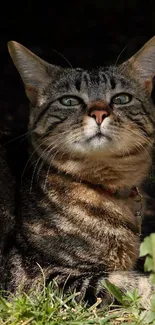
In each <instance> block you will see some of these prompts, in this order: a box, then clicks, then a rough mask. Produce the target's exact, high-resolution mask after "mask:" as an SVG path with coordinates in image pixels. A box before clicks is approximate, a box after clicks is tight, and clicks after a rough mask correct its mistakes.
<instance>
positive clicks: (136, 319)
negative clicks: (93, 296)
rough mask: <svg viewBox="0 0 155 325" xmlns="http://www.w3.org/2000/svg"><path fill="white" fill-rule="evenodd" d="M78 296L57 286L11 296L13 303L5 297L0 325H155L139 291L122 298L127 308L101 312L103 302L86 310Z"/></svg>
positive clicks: (152, 316) (0, 313) (122, 307)
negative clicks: (143, 307) (141, 301)
mask: <svg viewBox="0 0 155 325" xmlns="http://www.w3.org/2000/svg"><path fill="white" fill-rule="evenodd" d="M115 291H116V288H115ZM77 294H78V293H74V294H72V295H68V296H67V295H63V294H62V292H60V291H59V290H58V288H57V286H56V284H55V283H53V284H50V285H49V286H48V287H46V288H45V287H43V288H42V289H41V288H40V287H36V288H35V290H34V289H33V291H32V292H30V293H29V295H27V294H25V293H22V291H21V292H19V294H18V295H17V296H16V297H15V296H10V299H9V301H7V300H6V299H4V298H2V297H1V298H0V325H4V324H11V325H17V324H18V325H27V324H31V325H36V324H37V325H46V324H47V325H48V324H51V325H61V324H62V325H68V324H70V325H82V324H83V325H86V324H94V325H95V324H96V325H97V324H98V325H103V324H107V325H112V324H113V325H118V324H124V325H125V324H132V325H134V324H142V325H146V324H155V317H154V315H153V314H152V312H151V314H150V311H147V310H144V309H142V308H141V303H140V297H138V295H137V293H136V291H135V292H134V293H130V292H128V293H127V294H126V295H125V296H123V295H122V298H121V299H122V303H123V305H122V306H113V308H112V309H111V308H110V306H109V307H108V308H107V309H103V308H102V309H99V308H98V306H99V304H100V300H98V301H97V303H96V304H94V305H93V306H91V307H90V308H86V306H84V305H82V304H81V303H77V302H76V295H77ZM116 294H117V293H116ZM152 319H153V321H154V323H153V322H152ZM149 320H151V322H149Z"/></svg>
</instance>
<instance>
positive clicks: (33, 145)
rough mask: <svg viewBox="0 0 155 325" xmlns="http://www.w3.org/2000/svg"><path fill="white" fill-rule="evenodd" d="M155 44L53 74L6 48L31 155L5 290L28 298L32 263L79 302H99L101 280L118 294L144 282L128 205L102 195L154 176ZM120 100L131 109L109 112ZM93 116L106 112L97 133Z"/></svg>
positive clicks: (19, 49) (14, 47) (35, 274)
mask: <svg viewBox="0 0 155 325" xmlns="http://www.w3.org/2000/svg"><path fill="white" fill-rule="evenodd" d="M154 44H155V39H153V41H152V40H151V41H150V42H149V43H148V44H147V45H145V46H144V48H143V49H142V50H141V51H140V52H139V53H138V54H136V55H135V56H134V57H133V58H131V59H130V60H129V61H128V62H126V63H124V64H123V65H121V66H119V67H115V66H111V67H107V68H98V69H96V70H90V71H88V70H83V69H62V68H60V67H55V66H52V65H49V64H48V63H46V62H44V61H43V60H41V59H39V58H38V57H36V56H35V55H34V54H32V53H31V52H30V51H28V50H27V49H26V48H24V47H23V46H22V45H20V44H18V43H16V42H10V43H9V51H10V54H11V56H12V58H13V61H14V63H15V65H16V66H17V69H18V70H19V73H20V75H21V78H22V79H23V82H24V84H25V89H26V94H27V96H28V98H29V100H30V102H31V109H30V117H29V131H30V139H29V155H30V156H29V161H28V162H27V165H26V167H25V170H24V173H23V175H22V188H21V198H20V200H21V201H20V207H19V211H18V215H17V221H16V227H15V243H14V248H13V249H12V250H10V252H9V253H8V270H9V271H6V272H5V274H4V280H3V282H4V283H5V289H9V290H12V291H13V290H16V289H17V287H18V285H19V284H20V281H22V282H23V286H24V289H25V290H26V289H28V288H29V287H31V286H32V285H33V284H34V282H35V281H39V279H40V278H41V274H40V269H39V267H38V264H39V265H40V266H41V267H42V268H43V271H44V273H45V276H46V280H47V282H48V281H50V280H52V279H53V278H55V279H56V280H57V281H58V283H59V285H60V286H64V284H66V288H67V287H69V288H72V289H74V288H76V289H77V290H80V291H81V297H84V296H85V297H87V298H88V297H89V298H90V295H91V294H92V295H94V297H96V296H97V295H100V293H101V291H103V290H102V288H101V287H100V280H101V279H102V278H104V277H107V276H109V278H110V279H111V281H112V282H114V283H116V284H119V286H120V287H121V289H122V290H124V289H129V288H130V287H133V283H134V284H135V283H141V281H140V279H141V278H139V277H138V275H137V277H135V276H133V273H132V272H133V270H134V267H135V264H136V260H137V257H138V254H139V234H138V226H137V220H136V218H135V216H134V213H133V199H131V198H129V197H128V196H127V197H126V196H125V195H121V196H119V197H116V196H115V195H114V196H110V195H108V194H107V192H105V190H104V189H103V188H105V187H106V188H107V189H111V190H113V191H115V190H118V189H120V190H121V191H122V193H125V191H126V190H128V191H129V192H130V190H131V188H132V187H133V186H140V184H141V183H142V181H143V180H144V178H145V177H146V175H147V173H148V170H149V168H150V164H151V155H152V146H153V137H154V124H155V112H154V107H153V104H152V101H151V96H150V92H151V89H152V88H151V78H152V75H153V73H154V72H155V66H153V64H154V63H153V59H154V56H153V55H152V52H153V50H152V47H153V46H154V47H155V45H154ZM154 47H153V49H154ZM150 48H151V50H150ZM154 51H155V50H154ZM153 53H154V52H153ZM147 58H148V59H147ZM151 59H152V66H150V62H151ZM154 62H155V61H154ZM151 67H152V69H151ZM120 93H127V94H129V96H130V98H131V101H129V103H127V104H123V105H120V104H114V103H113V98H114V96H116V95H119V94H120ZM64 96H70V97H71V96H74V99H75V100H77V99H78V102H77V104H76V105H75V106H70V107H68V106H65V105H64V104H63V103H62V98H64ZM94 110H95V111H100V110H103V112H105V111H106V112H108V115H107V116H106V118H105V119H104V120H103V122H102V123H101V125H98V124H97V123H96V120H95V118H94V117H93V116H92V115H91V114H90V113H91V112H92V111H94ZM106 114H107V113H106ZM6 270H7V267H6ZM113 272H114V273H113ZM115 272H116V273H115ZM122 272H123V273H122ZM124 272H126V273H124ZM130 272H131V273H130ZM119 276H120V278H119ZM137 278H138V279H139V280H138V281H137V280H136V279H137ZM120 279H121V280H120ZM131 279H133V282H132V281H131ZM146 281H147V283H148V280H147V279H146ZM148 285H149V284H148ZM138 287H139V290H140V293H142V291H143V290H142V288H141V285H140V286H139V285H138ZM91 288H93V289H92V290H91ZM148 290H149V289H148ZM145 291H146V290H144V292H143V293H144V295H145ZM87 292H88V293H90V294H87ZM149 292H150V291H149ZM102 296H103V301H104V295H102Z"/></svg>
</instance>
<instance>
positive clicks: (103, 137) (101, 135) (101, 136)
mask: <svg viewBox="0 0 155 325" xmlns="http://www.w3.org/2000/svg"><path fill="white" fill-rule="evenodd" d="M92 140H96V141H97V140H98V141H100V142H101V141H105V140H108V141H112V138H111V137H110V136H109V135H107V134H105V133H103V132H102V133H101V132H98V133H96V134H94V135H93V136H91V137H89V138H88V139H87V142H91V141H92Z"/></svg>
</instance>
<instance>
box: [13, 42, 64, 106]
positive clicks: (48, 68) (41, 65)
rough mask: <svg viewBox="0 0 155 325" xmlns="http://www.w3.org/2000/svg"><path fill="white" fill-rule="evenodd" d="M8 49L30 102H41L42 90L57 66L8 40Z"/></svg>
mask: <svg viewBox="0 0 155 325" xmlns="http://www.w3.org/2000/svg"><path fill="white" fill-rule="evenodd" d="M8 50H9V53H10V55H11V58H12V60H13V62H14V64H15V66H16V68H17V70H18V72H19V74H20V76H21V78H22V80H23V82H24V85H25V90H26V94H27V97H28V98H29V100H30V102H31V103H32V104H34V105H36V104H42V103H43V96H42V93H43V90H44V88H45V87H46V85H47V84H48V83H49V82H50V76H52V70H55V69H58V68H57V67H55V66H52V65H50V64H48V63H47V62H45V61H44V60H42V59H40V58H39V57H38V56H37V55H35V54H34V53H32V52H31V51H30V50H28V49H27V48H25V47H24V46H23V45H21V44H19V43H17V42H14V41H10V42H8ZM53 72H54V71H53Z"/></svg>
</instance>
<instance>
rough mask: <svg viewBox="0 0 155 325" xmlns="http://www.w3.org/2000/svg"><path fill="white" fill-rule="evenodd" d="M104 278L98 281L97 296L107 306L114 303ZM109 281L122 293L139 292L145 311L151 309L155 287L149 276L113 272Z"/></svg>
mask: <svg viewBox="0 0 155 325" xmlns="http://www.w3.org/2000/svg"><path fill="white" fill-rule="evenodd" d="M103 279H104V278H100V280H99V281H98V285H97V289H96V296H99V297H100V296H101V297H102V304H103V305H107V304H110V303H111V302H113V301H114V298H113V297H112V295H111V294H110V293H109V292H107V290H106V289H104V287H103V283H102V281H103ZM107 279H108V280H109V281H110V282H111V283H112V284H114V285H115V286H117V287H118V288H119V290H120V291H122V292H123V293H126V292H127V291H131V292H133V291H134V289H136V290H137V292H138V295H139V296H140V297H141V305H142V307H144V308H145V309H149V308H150V303H151V301H150V298H151V295H152V293H153V292H154V291H155V286H153V285H152V284H151V282H150V279H149V276H146V275H143V274H139V273H138V272H136V271H135V272H134V271H116V272H112V273H110V274H109V275H108V276H107Z"/></svg>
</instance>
